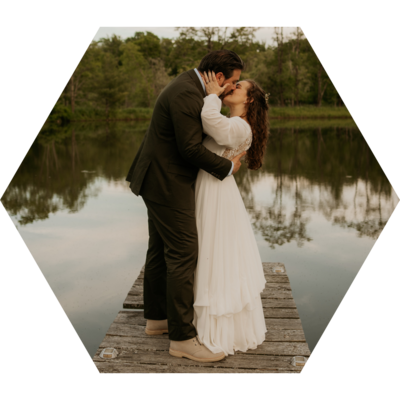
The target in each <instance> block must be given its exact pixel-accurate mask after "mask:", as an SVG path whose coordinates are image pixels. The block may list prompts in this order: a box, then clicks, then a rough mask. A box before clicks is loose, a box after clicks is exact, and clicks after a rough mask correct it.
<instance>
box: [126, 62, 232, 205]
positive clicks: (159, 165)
mask: <svg viewBox="0 0 400 400" xmlns="http://www.w3.org/2000/svg"><path fill="white" fill-rule="evenodd" d="M205 95H206V94H205V93H204V90H203V87H202V85H201V83H200V80H199V78H198V76H197V75H196V72H195V71H194V70H193V69H192V70H189V71H186V72H183V73H182V74H180V75H179V76H178V77H177V78H175V79H174V80H172V81H171V82H170V83H169V84H168V85H167V86H166V87H165V88H164V90H163V91H162V92H161V94H160V95H159V97H158V99H157V101H156V104H155V107H154V111H153V116H152V118H151V121H150V126H149V128H148V130H147V132H146V134H145V137H144V139H143V142H142V144H141V146H140V148H139V150H138V152H137V154H136V157H135V159H134V160H133V163H132V166H131V168H130V170H129V172H128V175H127V177H126V180H127V181H128V182H130V185H129V187H130V188H131V190H132V192H133V193H134V194H136V195H137V196H139V195H140V196H142V197H143V198H145V199H148V200H150V201H154V202H156V203H159V204H163V205H166V206H169V207H172V208H179V209H190V210H194V208H195V203H194V199H195V182H196V177H197V173H198V171H199V168H201V169H203V170H205V171H206V172H208V173H210V174H212V175H213V176H214V177H216V178H218V179H219V180H223V179H224V178H225V177H226V176H227V175H228V173H229V171H230V169H231V167H232V162H231V161H230V160H228V159H226V158H222V157H220V156H217V155H216V154H214V153H212V152H211V151H210V150H208V149H206V148H205V147H204V146H203V145H202V139H203V127H202V122H201V110H202V107H203V104H204V100H203V98H204V97H205Z"/></svg>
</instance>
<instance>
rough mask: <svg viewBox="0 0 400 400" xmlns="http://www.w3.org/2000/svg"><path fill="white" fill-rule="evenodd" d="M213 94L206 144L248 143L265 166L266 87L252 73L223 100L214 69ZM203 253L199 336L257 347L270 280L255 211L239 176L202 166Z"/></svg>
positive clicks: (213, 343) (197, 294)
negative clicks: (224, 109)
mask: <svg viewBox="0 0 400 400" xmlns="http://www.w3.org/2000/svg"><path fill="white" fill-rule="evenodd" d="M202 78H203V81H204V83H205V87H206V92H207V96H206V97H205V99H204V107H203V109H202V113H201V119H202V123H203V129H204V132H205V133H206V134H207V135H208V136H207V137H206V138H205V139H204V141H203V145H204V146H205V147H206V148H208V149H209V150H210V151H212V152H213V153H215V154H217V155H219V156H222V157H225V158H228V159H232V158H233V157H235V156H237V155H238V154H241V153H242V152H244V151H246V150H247V153H246V163H247V166H248V168H249V169H252V170H256V169H259V168H260V167H261V166H262V161H263V155H264V152H265V148H266V143H267V138H268V135H269V129H268V126H269V121H268V103H267V100H266V95H265V92H264V91H263V90H262V89H261V87H260V86H259V85H258V84H257V83H256V82H255V81H253V80H250V79H246V80H243V81H240V82H238V83H237V84H236V88H234V90H233V92H232V93H231V94H229V95H227V96H226V97H225V98H224V99H223V102H224V104H225V105H226V106H228V107H229V109H230V118H227V117H225V116H223V115H222V114H221V112H220V111H221V105H222V102H221V100H220V99H219V97H218V96H219V95H221V94H222V93H223V92H224V87H220V86H219V85H218V83H217V80H216V77H215V74H214V72H212V73H208V74H207V73H206V72H205V73H204V74H203V76H202ZM195 193H196V197H195V204H196V224H197V231H198V240H199V254H198V261H197V268H196V270H195V280H194V305H193V307H194V320H193V324H194V326H195V327H196V329H197V334H198V338H199V340H200V342H201V343H203V344H204V345H205V346H206V347H207V348H208V349H210V350H211V351H212V352H213V353H219V352H224V354H225V356H227V355H228V354H234V352H235V350H239V351H242V352H245V351H246V350H248V349H255V348H256V347H257V346H258V345H259V344H261V343H262V342H263V341H264V340H265V333H266V332H267V328H266V325H265V320H264V313H263V308H262V302H261V295H260V293H261V292H262V291H263V290H264V286H265V283H266V280H265V277H264V272H263V267H262V263H261V258H260V254H259V251H258V248H257V244H256V240H255V237H254V233H253V230H252V227H251V224H250V220H249V216H248V214H247V211H246V209H245V206H244V204H243V200H242V197H241V195H240V192H239V189H238V187H237V185H236V181H235V179H234V177H233V176H232V175H231V176H228V177H227V178H225V179H224V180H223V181H220V180H218V179H217V178H215V177H213V176H212V175H211V174H208V173H207V172H205V171H203V170H201V169H200V171H199V173H198V175H197V180H196V188H195Z"/></svg>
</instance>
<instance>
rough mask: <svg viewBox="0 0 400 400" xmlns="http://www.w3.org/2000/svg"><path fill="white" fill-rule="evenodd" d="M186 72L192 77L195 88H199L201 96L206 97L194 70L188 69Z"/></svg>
mask: <svg viewBox="0 0 400 400" xmlns="http://www.w3.org/2000/svg"><path fill="white" fill-rule="evenodd" d="M187 73H188V74H189V76H190V77H191V78H192V79H193V81H194V83H195V84H196V87H197V89H199V91H200V93H201V94H202V96H203V97H206V92H205V91H204V89H203V86H202V85H201V82H200V80H199V77H198V76H197V74H196V72H195V70H194V69H190V70H189V71H187Z"/></svg>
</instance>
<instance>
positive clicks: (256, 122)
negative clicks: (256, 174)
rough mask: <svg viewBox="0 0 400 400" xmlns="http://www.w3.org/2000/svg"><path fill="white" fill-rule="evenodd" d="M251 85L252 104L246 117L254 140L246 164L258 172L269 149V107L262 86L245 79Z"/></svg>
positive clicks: (249, 96)
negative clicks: (267, 148)
mask: <svg viewBox="0 0 400 400" xmlns="http://www.w3.org/2000/svg"><path fill="white" fill-rule="evenodd" d="M244 80H245V81H246V82H249V83H250V85H251V86H250V88H249V89H248V90H247V97H248V98H249V101H251V99H253V101H252V102H251V103H248V106H247V112H246V114H245V115H243V117H244V116H246V118H247V120H248V121H249V124H250V126H251V130H252V132H253V140H252V142H251V146H250V148H249V149H248V150H247V153H246V163H247V167H248V168H249V169H253V170H257V169H259V168H261V166H262V164H263V159H264V153H265V150H266V147H267V141H268V137H269V135H270V131H269V114H268V110H269V106H268V101H267V100H266V97H265V96H266V93H265V92H264V90H263V89H262V88H261V86H260V85H259V84H258V83H257V82H256V81H254V80H253V79H244Z"/></svg>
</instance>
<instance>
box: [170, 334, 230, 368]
mask: <svg viewBox="0 0 400 400" xmlns="http://www.w3.org/2000/svg"><path fill="white" fill-rule="evenodd" d="M169 354H171V356H175V357H180V358H182V357H185V358H189V359H190V360H194V361H199V362H214V361H220V360H222V359H223V358H224V357H225V353H224V352H222V351H221V352H220V353H213V352H212V351H210V350H209V349H208V348H207V347H206V346H205V345H204V344H202V343H200V339H199V337H198V336H196V337H194V338H191V339H188V340H182V341H176V340H171V342H170V346H169Z"/></svg>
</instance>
